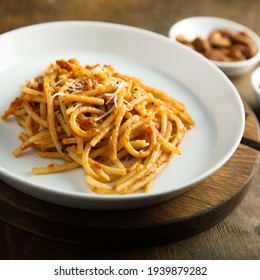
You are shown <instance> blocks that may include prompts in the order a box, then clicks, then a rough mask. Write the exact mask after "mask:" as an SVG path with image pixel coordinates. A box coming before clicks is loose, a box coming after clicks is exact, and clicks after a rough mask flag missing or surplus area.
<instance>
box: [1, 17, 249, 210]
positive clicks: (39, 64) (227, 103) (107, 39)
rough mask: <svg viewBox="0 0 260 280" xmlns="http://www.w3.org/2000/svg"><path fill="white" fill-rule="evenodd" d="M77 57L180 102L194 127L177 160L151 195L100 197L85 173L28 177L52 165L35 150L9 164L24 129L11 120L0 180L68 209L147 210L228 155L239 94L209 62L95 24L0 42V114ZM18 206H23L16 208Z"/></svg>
mask: <svg viewBox="0 0 260 280" xmlns="http://www.w3.org/2000/svg"><path fill="white" fill-rule="evenodd" d="M60 58H77V59H79V61H80V62H81V64H83V65H85V64H94V63H103V64H111V65H113V66H114V67H115V69H116V70H117V71H120V72H122V73H125V74H128V75H130V76H136V77H139V78H141V79H142V80H143V82H145V83H147V84H149V85H151V86H153V87H157V88H159V89H162V90H165V91H167V92H168V93H169V94H170V95H172V96H173V97H175V98H176V99H178V100H180V101H182V102H184V103H185V104H186V106H187V110H188V112H189V113H190V114H191V116H192V117H193V119H194V120H195V121H196V126H195V127H194V128H193V129H192V130H190V131H189V132H188V133H187V135H186V137H185V139H184V141H183V143H182V144H181V146H180V149H181V156H175V157H174V158H173V160H172V161H171V163H170V164H169V165H168V166H167V167H166V168H165V169H164V170H163V172H162V173H161V174H160V175H159V176H158V177H157V178H156V180H155V183H154V186H153V189H152V191H151V192H150V193H135V194H130V195H98V194H94V193H91V192H90V191H89V189H88V186H87V185H86V183H85V180H84V177H83V170H81V169H78V170H74V171H70V172H67V173H60V174H52V175H41V176H36V175H32V173H31V168H32V167H34V166H45V165H47V164H49V163H50V161H49V160H47V159H41V158H39V157H38V156H37V153H36V151H34V150H33V149H31V150H30V151H26V152H25V153H24V154H23V155H22V156H21V157H19V158H14V157H13V156H12V151H13V150H14V149H15V148H16V147H17V145H19V143H20V142H19V140H18V138H17V136H18V133H19V132H20V131H21V130H22V128H21V127H19V126H18V125H17V123H16V122H15V120H14V119H8V120H7V121H0V134H1V137H0V175H1V179H2V180H4V181H6V182H7V183H8V184H10V185H11V186H13V187H14V188H16V189H18V190H20V191H22V192H24V193H27V194H29V195H31V196H34V197H37V198H39V199H42V200H46V201H49V202H52V203H55V204H60V205H64V206H69V207H76V208H85V209H97V210H104V209H106V210H112V209H130V208H137V207H143V206H148V205H153V204H156V203H159V202H163V201H166V200H168V199H170V198H173V197H174V196H177V195H179V194H181V193H183V192H184V191H186V190H188V189H189V188H191V187H192V186H194V185H196V184H197V183H198V182H200V181H201V180H203V179H205V178H206V177H208V176H209V175H211V174H212V173H214V172H215V171H216V170H217V169H219V168H220V167H221V166H222V165H223V164H224V163H225V162H226V161H227V160H228V159H229V158H230V157H231V155H232V154H233V153H234V151H235V150H236V148H237V146H238V144H239V141H240V139H241V137H242V133H243V129H244V110H243V105H242V102H241V99H240V97H239V94H238V92H237V91H236V89H235V88H234V86H233V85H232V84H231V82H230V81H229V80H228V78H227V77H226V76H225V75H224V74H223V73H222V72H221V71H220V70H219V69H218V68H217V67H216V66H215V65H213V64H212V63H210V62H208V60H207V59H204V58H203V57H202V56H200V55H198V54H196V53H195V52H193V51H192V50H188V49H187V48H186V47H185V46H181V45H180V44H177V43H175V42H173V41H171V40H170V39H169V38H167V37H165V36H162V35H159V34H155V33H153V32H149V31H145V30H141V29H137V28H134V27H128V26H123V25H117V24H110V23H101V22H82V21H74V22H54V23H45V24H39V25H34V26H29V27H25V28H21V29H17V30H14V31H11V32H8V33H5V34H3V35H2V36H0V61H1V63H0V88H1V99H0V112H1V113H3V111H4V110H5V108H7V106H8V105H9V103H10V101H11V100H12V99H13V98H14V97H15V96H17V95H18V94H19V89H20V85H21V84H22V83H23V82H24V81H25V80H28V79H31V78H33V77H35V76H36V75H38V74H40V73H42V72H43V71H44V69H45V68H46V66H47V65H49V63H50V62H52V61H55V60H56V59H60ZM21 203H22V202H21Z"/></svg>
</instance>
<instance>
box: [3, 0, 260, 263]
mask: <svg viewBox="0 0 260 280" xmlns="http://www.w3.org/2000/svg"><path fill="white" fill-rule="evenodd" d="M0 7H1V8H0V23H1V24H0V33H3V32H6V31H8V30H11V29H15V28H18V27H20V26H25V25H29V24H34V23H39V22H46V21H56V20H98V21H108V22H116V23H122V24H127V25H133V26H137V27H141V28H145V29H148V30H152V31H155V32H158V33H161V34H164V35H167V32H168V30H169V28H170V26H171V25H172V24H173V23H174V22H176V21H178V20H180V19H182V18H185V17H190V16H201V15H205V16H206V15H207V16H219V17H225V18H229V19H231V20H235V21H238V22H240V23H242V24H244V25H246V26H248V27H250V28H252V29H253V30H255V32H256V33H258V34H260V25H259V20H258V17H259V13H260V2H259V1H258V0H252V1H246V0H237V1H233V2H232V6H231V5H230V1H227V0H226V1H224V0H221V1H215V2H212V1H210V0H204V1H203V0H197V1H188V0H175V1H174V0H173V1H171V0H161V1H156V0H143V1H135V0H129V1H126V0H125V1H116V0H110V1H105V0H99V1H97V0H88V1H87V0H86V1H84V0H72V1H64V0H56V1H55V0H49V1H44V0H37V1H34V0H27V1H15V0H9V1H4V0H0ZM245 11H246V12H245ZM249 79H250V73H249V74H247V75H245V76H243V77H238V78H234V79H232V82H233V83H234V85H235V86H236V87H237V89H238V91H239V93H240V94H241V96H242V98H243V100H244V101H245V107H246V110H247V112H248V113H249V116H250V118H249V120H248V123H247V128H246V129H247V131H246V132H245V133H246V135H247V136H248V135H249V134H250V138H252V139H254V140H256V141H259V127H258V123H257V119H256V118H255V115H254V113H253V111H254V112H255V113H256V115H257V116H259V111H260V110H259V107H260V105H259V104H258V103H257V102H256V98H255V96H254V93H253V90H252V88H251V86H250V83H249V81H250V80H249ZM247 104H249V106H250V107H251V109H252V110H251V109H250V107H248V105H247ZM245 144H246V145H244V144H241V145H240V148H239V149H240V150H239V151H238V152H241V151H243V155H244V158H245V159H246V158H247V156H246V155H248V158H252V157H253V158H254V159H257V158H258V156H259V152H257V151H256V150H255V149H253V148H250V147H248V143H245ZM256 161H257V160H256ZM245 164H246V162H245ZM245 169H246V166H245ZM233 175H234V174H233ZM237 176H239V174H238V175H237ZM249 179H250V180H249ZM259 181H260V169H259V167H258V166H257V164H255V165H254V168H253V169H252V172H251V176H249V177H248V182H245V185H246V187H245V188H244V191H243V195H241V196H239V199H238V200H236V203H235V205H234V207H235V209H234V210H233V211H232V212H231V213H229V212H228V216H227V217H226V218H224V219H222V220H221V221H219V222H218V223H217V224H215V225H213V226H212V227H210V228H209V229H207V230H205V231H203V232H201V233H198V234H196V235H194V236H192V237H188V238H185V239H183V240H180V241H175V242H171V243H166V244H164V245H156V246H154V245H152V244H150V245H149V246H148V247H143V248H142V247H140V246H139V247H138V248H132V249H123V250H121V249H118V248H117V249H113V248H110V249H103V248H100V249H97V248H90V247H89V246H80V245H75V244H68V243H65V242H61V241H55V240H53V239H49V238H44V237H42V236H39V235H37V234H33V233H30V232H28V231H27V230H22V229H18V228H17V227H15V226H13V225H12V224H14V223H12V222H9V223H8V222H6V221H4V220H3V219H2V220H0V258H2V259H259V258H260V206H259V205H260V203H259V197H260V186H259ZM0 186H1V187H3V188H4V187H5V186H4V184H3V183H2V182H1V181H0ZM2 195H4V194H2ZM1 205H3V204H1ZM232 209H233V208H232V207H231V209H230V210H232ZM4 210H5V209H2V210H1V211H4ZM8 214H10V213H7V214H6V216H8ZM1 216H3V215H1Z"/></svg>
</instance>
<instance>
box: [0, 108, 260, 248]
mask: <svg viewBox="0 0 260 280" xmlns="http://www.w3.org/2000/svg"><path fill="white" fill-rule="evenodd" d="M245 109H246V128H245V131H244V136H243V139H242V141H241V143H240V145H239V147H238V149H237V150H236V152H235V153H234V155H233V156H232V157H231V159H230V160H229V161H228V162H227V163H226V164H225V165H224V166H223V167H222V168H221V169H219V170H218V171H217V172H216V173H214V174H213V175H212V176H211V177H209V178H207V179H206V180H204V181H203V182H201V183H200V184H198V185H197V186H195V187H194V188H193V189H191V190H190V191H188V192H186V193H185V194H183V195H181V196H178V197H176V198H174V199H172V200H170V201H167V202H165V203H161V204H158V205H155V206H151V207H146V208H141V209H135V210H124V211H112V212H111V211H89V210H79V209H72V208H67V207H62V206H57V205H54V204H50V203H47V202H44V201H41V200H38V199H35V198H33V197H30V196H28V195H26V194H23V193H21V192H19V191H17V190H15V189H13V188H12V187H10V186H8V185H7V184H5V183H4V182H2V181H1V180H0V220H2V221H4V222H6V223H8V224H11V225H13V226H15V227H17V228H19V229H23V230H25V231H27V232H30V233H32V234H35V235H37V236H41V237H44V238H48V239H51V240H56V241H61V242H65V243H68V244H77V245H83V246H88V247H94V248H132V247H144V246H149V245H159V244H163V243H167V242H173V241H177V240H180V239H183V238H186V237H189V236H192V235H195V234H197V233H199V232H201V231H203V230H206V229H207V228H209V227H211V226H212V225H214V224H216V223H217V222H219V221H220V220H222V219H223V218H224V217H226V216H227V215H228V214H229V213H230V212H231V211H232V210H233V209H234V208H235V207H236V205H238V204H239V202H240V201H241V199H242V197H243V195H244V194H245V193H246V190H247V188H248V186H249V184H248V183H249V182H250V179H251V178H252V177H253V176H254V173H255V172H256V167H257V164H258V161H259V151H257V149H256V143H257V142H259V141H260V134H259V124H258V121H257V119H256V117H255V115H254V114H253V112H252V111H251V109H250V108H249V107H248V105H247V104H245Z"/></svg>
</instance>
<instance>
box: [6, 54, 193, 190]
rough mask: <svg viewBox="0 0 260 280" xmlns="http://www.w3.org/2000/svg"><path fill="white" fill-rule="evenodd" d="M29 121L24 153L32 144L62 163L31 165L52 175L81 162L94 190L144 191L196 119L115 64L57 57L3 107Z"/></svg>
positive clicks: (25, 123) (23, 135)
mask: <svg viewBox="0 0 260 280" xmlns="http://www.w3.org/2000/svg"><path fill="white" fill-rule="evenodd" d="M10 115H14V116H15V117H16V119H17V121H18V123H19V124H20V125H21V126H23V127H24V132H22V133H20V135H19V139H20V140H21V142H22V143H21V145H20V146H19V147H17V148H16V149H15V150H14V151H13V155H14V156H15V157H19V156H20V155H21V154H22V153H23V151H24V150H26V149H28V148H30V147H34V148H36V149H38V150H39V155H40V156H41V157H47V158H60V159H62V160H63V163H62V164H55V163H52V164H50V165H48V166H46V167H34V168H32V172H33V174H50V173H55V172H64V171H67V170H71V169H74V168H78V167H83V168H84V171H85V179H86V182H87V184H88V186H89V187H90V189H91V190H92V191H93V192H96V193H100V194H111V193H120V194H126V193H133V192H135V191H137V190H143V191H145V192H147V191H149V190H150V189H151V186H152V183H153V180H154V179H155V177H156V175H157V174H158V173H159V172H160V171H161V170H162V169H163V168H164V167H165V166H166V165H167V163H168V162H169V161H170V160H171V158H172V157H173V156H174V154H180V150H179V148H178V146H179V144H180V143H181V141H182V140H183V137H184V135H185V133H186V131H187V130H188V129H190V128H191V127H192V126H194V124H195V123H194V121H193V120H192V118H191V117H190V116H189V114H188V113H187V112H186V109H185V106H184V104H182V103H181V102H179V101H177V100H174V99H172V98H171V97H169V96H168V95H167V94H166V93H164V92H162V91H159V90H157V89H155V88H152V87H149V86H147V85H145V84H143V83H142V82H141V81H140V80H138V79H136V78H133V77H129V76H126V75H123V74H121V73H117V72H115V71H114V69H113V67H112V66H108V65H100V64H96V65H93V66H90V65H87V66H86V67H83V66H81V65H80V64H79V62H78V61H77V60H76V59H70V60H63V59H62V60H57V61H56V62H55V63H52V64H50V65H49V67H48V68H47V69H46V71H45V73H44V74H43V75H40V76H38V77H36V78H34V79H32V80H29V81H27V82H26V83H25V84H24V85H23V86H22V88H21V94H20V95H19V96H18V97H16V98H15V100H14V101H13V102H11V104H10V106H9V108H8V109H7V110H6V111H5V112H4V113H3V115H2V119H3V120H5V119H6V118H7V117H9V116H10Z"/></svg>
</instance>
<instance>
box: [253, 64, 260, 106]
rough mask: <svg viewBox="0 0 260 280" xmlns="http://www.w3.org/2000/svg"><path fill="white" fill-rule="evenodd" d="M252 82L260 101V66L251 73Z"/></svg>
mask: <svg viewBox="0 0 260 280" xmlns="http://www.w3.org/2000/svg"><path fill="white" fill-rule="evenodd" d="M251 84H252V87H253V89H254V91H255V93H256V96H257V99H258V101H259V103H260V67H258V68H256V69H255V70H254V71H253V73H252V75H251Z"/></svg>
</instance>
